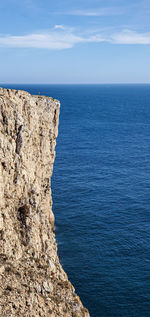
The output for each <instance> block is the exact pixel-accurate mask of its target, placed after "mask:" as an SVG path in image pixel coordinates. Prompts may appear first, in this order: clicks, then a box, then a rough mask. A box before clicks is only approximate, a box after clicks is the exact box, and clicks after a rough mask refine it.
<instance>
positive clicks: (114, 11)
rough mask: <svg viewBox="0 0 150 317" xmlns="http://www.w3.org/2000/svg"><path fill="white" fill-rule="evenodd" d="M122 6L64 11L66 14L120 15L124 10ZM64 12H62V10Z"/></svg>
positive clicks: (88, 15)
mask: <svg viewBox="0 0 150 317" xmlns="http://www.w3.org/2000/svg"><path fill="white" fill-rule="evenodd" d="M125 10H126V9H125V8H124V7H106V8H97V9H94V10H92V9H88V10H72V11H67V12H65V14H66V15H76V16H85V17H86V16H87V17H90V16H91V17H92V16H93V17H94V16H95V17H96V16H112V15H122V14H124V12H125ZM63 14H64V12H63Z"/></svg>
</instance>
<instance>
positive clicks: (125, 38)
mask: <svg viewBox="0 0 150 317" xmlns="http://www.w3.org/2000/svg"><path fill="white" fill-rule="evenodd" d="M110 42H112V43H114V44H132V45H133V44H141V45H142V44H145V45H146V44H150V32H147V33H137V32H135V31H132V30H123V31H122V32H120V33H116V34H112V36H111V38H110Z"/></svg>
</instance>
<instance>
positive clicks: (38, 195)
mask: <svg viewBox="0 0 150 317" xmlns="http://www.w3.org/2000/svg"><path fill="white" fill-rule="evenodd" d="M59 107H60V104H59V101H57V100H54V99H52V98H49V97H44V96H31V95H30V94H29V93H27V92H24V91H16V90H6V89H2V88H0V316H3V317H4V316H11V317H13V316H26V317H27V316H28V317H32V316H34V317H35V316H51V317H55V316H66V317H70V316H73V317H80V316H85V317H88V316H89V314H88V312H87V310H86V309H85V308H84V307H83V306H82V303H81V301H80V299H79V297H78V296H77V295H76V294H75V293H74V288H73V286H72V285H71V283H70V282H69V281H68V278H67V275H66V273H65V272H64V271H63V269H62V267H61V265H60V263H59V259H58V256H57V245H56V241H55V236H54V232H53V230H54V216H53V213H52V198H51V182H50V179H51V175H52V170H53V163H54V158H55V144H56V137H57V133H58V118H59Z"/></svg>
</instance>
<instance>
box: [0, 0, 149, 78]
mask: <svg viewBox="0 0 150 317" xmlns="http://www.w3.org/2000/svg"><path fill="white" fill-rule="evenodd" d="M149 16H150V0H132V1H131V0H126V1H124V0H108V1H107V0H80V1H79V0H55V1H53V0H5V1H4V0H1V1H0V83H5V84H6V83H41V84H46V83H47V84H74V83H75V84H80V83H82V84H83V83H85V84H86V83H88V84H90V83H91V84H98V83H100V84H103V83H150V18H149Z"/></svg>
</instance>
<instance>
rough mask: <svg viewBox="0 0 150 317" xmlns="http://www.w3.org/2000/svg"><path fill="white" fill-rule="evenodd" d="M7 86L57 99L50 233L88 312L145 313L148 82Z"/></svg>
mask: <svg viewBox="0 0 150 317" xmlns="http://www.w3.org/2000/svg"><path fill="white" fill-rule="evenodd" d="M7 87H8V85H7ZM13 87H15V88H22V89H25V90H28V91H29V92H31V93H37V92H38V91H40V93H41V94H46V95H50V96H52V97H55V98H57V99H60V100H61V115H60V126H59V137H58V140H57V147H56V151H57V156H56V161H55V166H54V173H53V179H52V188H53V210H54V213H55V217H56V237H57V241H58V246H59V255H60V260H61V263H62V264H63V267H64V269H65V270H66V271H67V273H68V276H69V278H70V280H71V281H72V282H73V284H74V285H75V288H76V291H77V292H78V294H79V295H80V297H81V299H82V301H83V303H84V304H85V306H86V307H87V308H88V309H89V311H90V313H91V317H121V316H122V317H132V316H133V317H146V316H150V85H91V86H90V85H82V86H81V85H76V86H65V85H64V86H63V85H49V86H48V85H43V86H39V85H38V86H34V85H30V86H26V85H13Z"/></svg>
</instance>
